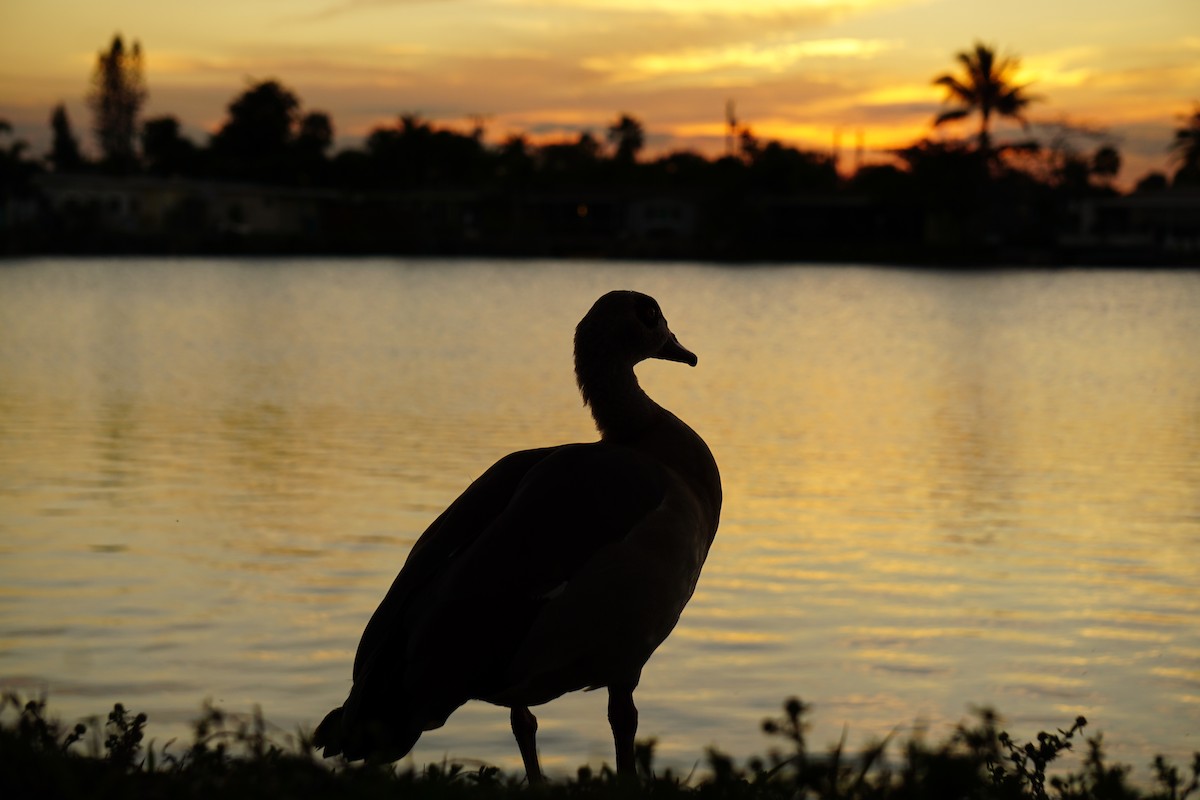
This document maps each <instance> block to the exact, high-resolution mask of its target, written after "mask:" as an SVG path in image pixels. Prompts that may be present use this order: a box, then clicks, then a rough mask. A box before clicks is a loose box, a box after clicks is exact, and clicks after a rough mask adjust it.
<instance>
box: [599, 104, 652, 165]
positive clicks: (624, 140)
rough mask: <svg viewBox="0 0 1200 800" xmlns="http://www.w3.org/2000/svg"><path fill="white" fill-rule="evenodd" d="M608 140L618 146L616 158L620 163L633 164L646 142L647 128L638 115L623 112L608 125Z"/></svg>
mask: <svg viewBox="0 0 1200 800" xmlns="http://www.w3.org/2000/svg"><path fill="white" fill-rule="evenodd" d="M608 141H609V143H611V144H612V145H613V146H614V147H615V148H616V153H615V155H614V159H615V160H616V161H617V162H618V163H620V164H632V163H634V162H635V161H637V156H638V153H639V152H641V150H642V147H644V146H645V144H646V130H645V128H643V127H642V123H641V121H639V120H638V119H637V118H636V117H633V116H630V115H629V114H622V115H621V116H620V117H619V118H618V119H617V121H616V122H614V123H613V124H612V125H610V126H608Z"/></svg>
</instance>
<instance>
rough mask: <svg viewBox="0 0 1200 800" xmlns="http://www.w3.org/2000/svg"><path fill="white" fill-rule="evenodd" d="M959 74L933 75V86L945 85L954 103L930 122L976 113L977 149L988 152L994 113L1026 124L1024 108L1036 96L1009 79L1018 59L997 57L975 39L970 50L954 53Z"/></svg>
mask: <svg viewBox="0 0 1200 800" xmlns="http://www.w3.org/2000/svg"><path fill="white" fill-rule="evenodd" d="M955 58H956V59H957V61H958V63H959V65H960V66H961V70H960V74H959V75H955V74H953V73H949V72H947V73H945V74H942V75H939V76H938V77H936V78H934V80H933V83H934V85H935V86H942V87H944V88H945V89H946V101H947V102H950V103H954V104H955V105H956V107H954V108H950V109H947V110H946V111H943V112H942V113H941V114H938V116H937V118H936V119H935V120H934V121H933V124H934V126H935V127H936V126H938V125H942V124H944V123H946V122H951V121H954V120H960V119H965V118H966V117H969V116H971V115H972V114H975V113H978V114H979V151H980V153H982V154H984V155H985V156H989V157H990V156H991V154H992V140H991V124H992V118H993V117H994V116H1000V117H1009V118H1012V119H1015V120H1016V121H1018V122H1020V123H1021V125H1022V126H1027V125H1028V122H1027V120H1026V119H1025V116H1024V111H1025V108H1026V107H1027V106H1028V105H1029V104H1030V103H1031V102H1032V101H1033V100H1035V99H1036V98H1034V97H1032V96H1030V95H1028V94H1026V92H1025V89H1026V85H1024V84H1016V83H1014V82H1013V76H1014V75H1015V73H1016V71H1017V68H1018V67H1019V66H1020V61H1019V60H1018V59H1017V58H1014V57H1008V56H1006V57H997V56H996V51H995V50H994V49H993V48H992V47H989V46H988V45H985V44H983V43H982V42H976V43H975V47H974V48H973V49H971V50H964V51H962V52H960V53H958V54H957V55H956V56H955Z"/></svg>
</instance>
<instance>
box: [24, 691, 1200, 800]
mask: <svg viewBox="0 0 1200 800" xmlns="http://www.w3.org/2000/svg"><path fill="white" fill-rule="evenodd" d="M809 710H810V709H809V707H808V706H807V705H806V704H804V703H803V702H802V701H800V700H798V699H795V698H792V699H789V700H787V701H786V702H785V703H784V704H783V710H782V714H781V716H779V717H778V718H774V719H768V720H765V721H764V722H763V731H764V733H766V734H767V735H768V736H769V737H770V739H771V741H772V743H773V744H772V746H771V747H770V748H769V749H768V751H767V752H766V753H765V754H764V755H762V756H756V757H753V758H749V759H747V760H746V761H745V762H743V763H738V762H736V761H735V760H734V759H733V758H731V757H730V756H728V755H726V754H723V753H721V752H719V751H718V750H715V749H710V750H709V751H708V752H707V753H706V754H705V758H704V763H705V764H706V769H704V770H703V771H697V772H694V773H692V774H688V775H683V774H679V773H676V772H674V771H672V770H670V769H666V770H659V769H657V768H656V767H655V764H654V742H653V740H649V741H644V742H640V743H639V745H638V762H639V771H640V773H641V776H642V777H641V780H640V781H639V782H637V783H632V782H628V781H622V780H620V779H618V778H617V777H616V776H615V775H614V774H613V773H612V772H611V771H610V770H609V769H608V768H607V767H603V768H601V769H600V770H598V771H594V770H592V769H590V768H588V767H581V768H580V769H579V770H578V772H577V773H576V774H575V775H574V776H573V777H569V778H565V779H557V780H552V781H551V782H550V783H549V785H547V786H543V787H530V786H528V785H527V784H526V783H525V781H524V776H523V775H520V774H513V773H506V772H503V771H501V770H500V769H499V768H497V767H491V766H479V767H475V768H467V767H464V766H463V765H461V764H455V763H449V762H443V763H441V764H431V765H428V766H426V767H425V768H424V769H422V770H419V771H418V770H413V769H401V768H398V767H396V766H395V765H368V766H361V765H345V764H338V763H336V762H334V763H332V764H331V763H330V762H326V761H324V760H323V759H321V758H320V756H319V755H318V754H317V753H315V752H314V751H313V749H312V745H311V739H310V736H311V733H310V732H307V731H303V730H301V731H297V732H296V734H294V735H289V734H283V735H279V734H275V733H272V732H269V730H268V725H267V723H266V722H265V720H264V719H263V717H262V714H261V713H260V712H256V713H254V714H252V715H249V716H245V715H233V714H227V713H225V712H223V711H221V710H220V709H217V708H215V707H212V706H205V708H204V710H203V712H202V714H201V716H200V717H199V718H197V719H196V721H195V722H194V724H193V737H192V741H191V742H190V743H187V744H183V743H180V742H175V741H171V742H167V743H164V744H162V745H158V744H156V743H155V742H153V741H149V742H147V726H148V724H149V720H148V719H147V717H146V715H145V714H135V713H132V712H130V711H128V710H127V709H125V707H124V706H122V705H121V704H120V703H118V704H116V705H114V707H113V709H112V711H110V712H109V714H108V716H107V720H106V721H105V722H103V723H101V722H100V720H99V717H96V718H93V719H92V720H90V722H91V723H92V724H91V725H90V726H89V725H85V724H83V723H77V724H74V725H69V724H64V723H61V722H59V721H58V720H56V719H54V718H53V717H52V716H50V715H49V713H48V710H47V704H46V701H45V698H41V699H35V700H27V699H23V698H21V697H19V696H18V695H16V694H12V693H9V694H5V695H4V696H3V698H2V699H0V796H3V797H7V798H37V799H38V800H43V799H46V798H75V797H88V798H109V797H111V798H117V797H120V798H148V799H149V800H153V798H188V797H196V798H200V797H204V798H212V797H214V796H216V795H218V794H219V795H220V796H221V797H222V800H236V798H241V797H255V798H258V797H270V798H319V797H322V798H323V797H338V798H377V797H379V798H382V797H397V796H403V797H416V798H422V799H424V798H428V799H429V800H443V799H445V800H457V798H467V797H471V798H476V797H486V798H508V797H515V796H518V795H535V796H539V797H554V798H562V800H576V798H587V800H592V798H608V797H651V796H653V797H656V798H667V799H670V798H680V800H683V798H697V800H710V798H722V799H726V798H727V799H728V800H741V798H754V800H807V799H809V798H811V799H813V800H818V799H819V800H909V799H910V798H955V799H956V800H958V799H960V798H997V799H998V800H1010V799H1011V800H1017V798H1031V799H1032V800H1050V798H1058V799H1059V800H1092V799H1093V798H1094V799H1095V800H1185V799H1186V798H1188V797H1200V789H1198V787H1200V753H1195V754H1194V755H1193V759H1192V763H1191V764H1189V765H1187V766H1186V767H1183V768H1181V767H1179V766H1177V765H1174V764H1171V763H1169V762H1168V761H1167V760H1166V759H1164V758H1162V757H1159V758H1157V759H1155V762H1154V765H1153V773H1154V774H1153V775H1152V777H1151V780H1150V781H1145V780H1144V778H1143V779H1142V780H1141V781H1135V780H1133V777H1132V769H1131V768H1130V767H1129V766H1126V765H1122V764H1110V763H1109V762H1108V760H1107V758H1106V756H1105V754H1104V749H1103V739H1102V737H1101V736H1100V735H1099V734H1096V735H1094V736H1088V737H1085V736H1084V734H1083V731H1084V728H1085V727H1086V725H1087V721H1086V720H1085V719H1084V718H1083V717H1078V718H1077V719H1076V720H1074V722H1073V724H1071V725H1070V727H1068V728H1065V729H1058V730H1056V731H1053V732H1042V733H1039V734H1038V735H1037V737H1036V738H1035V739H1034V740H1033V741H1030V742H1017V741H1015V740H1014V739H1012V738H1011V737H1010V736H1009V735H1008V734H1007V733H1006V732H1005V731H1004V730H1003V729H1002V728H1001V727H1000V720H999V717H998V716H997V715H995V714H994V713H992V712H990V711H981V712H979V713H978V714H977V716H976V718H975V719H973V720H972V721H970V722H966V723H963V724H960V725H959V726H958V727H957V728H956V729H955V730H954V732H953V733H952V734H950V735H949V736H948V737H947V738H946V739H945V740H944V741H941V742H929V741H926V740H925V738H924V737H923V736H922V735H921V734H920V733H917V734H914V735H913V736H912V737H910V738H909V739H907V740H906V741H903V742H895V741H892V740H891V739H890V737H889V739H885V740H883V741H880V742H877V743H875V744H873V745H870V746H868V747H866V748H864V749H863V750H862V751H861V752H857V753H849V752H847V751H846V750H845V748H844V743H843V744H839V745H836V746H834V747H832V748H830V749H828V750H826V751H825V752H812V751H810V749H809V745H808V741H807V739H806V736H805V733H806V730H807V721H806V717H807V715H808V712H809ZM1076 746H1081V747H1079V748H1078V749H1081V750H1084V751H1085V754H1084V756H1083V759H1082V764H1081V765H1080V767H1079V768H1078V769H1075V770H1066V769H1064V768H1063V767H1062V762H1061V757H1062V756H1063V755H1064V754H1065V753H1067V752H1069V751H1072V750H1074V749H1077V748H1076Z"/></svg>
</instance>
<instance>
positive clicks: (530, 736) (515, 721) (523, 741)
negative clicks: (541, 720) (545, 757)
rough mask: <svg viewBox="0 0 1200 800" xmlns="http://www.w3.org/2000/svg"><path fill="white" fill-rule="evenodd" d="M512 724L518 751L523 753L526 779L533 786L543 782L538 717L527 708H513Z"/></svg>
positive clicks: (510, 719) (522, 758) (509, 717)
mask: <svg viewBox="0 0 1200 800" xmlns="http://www.w3.org/2000/svg"><path fill="white" fill-rule="evenodd" d="M508 719H509V721H510V722H511V723H512V732H513V736H515V737H516V739H517V749H518V750H520V751H521V760H522V761H524V762H525V777H526V778H528V779H529V782H530V783H531V784H533V783H541V782H542V768H541V766H539V765H538V754H537V727H538V726H537V717H535V716H534V715H533V712H531V711H530V710H529V708H528V707H526V706H513V707H512V713H510V714H509V715H508Z"/></svg>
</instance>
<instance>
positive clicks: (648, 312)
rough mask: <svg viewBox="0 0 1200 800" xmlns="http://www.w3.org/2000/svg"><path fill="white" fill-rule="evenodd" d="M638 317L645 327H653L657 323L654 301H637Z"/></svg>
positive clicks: (656, 307)
mask: <svg viewBox="0 0 1200 800" xmlns="http://www.w3.org/2000/svg"><path fill="white" fill-rule="evenodd" d="M637 315H638V319H640V320H641V321H642V324H644V325H645V326H646V327H647V328H653V327H654V326H655V325H657V324H658V317H659V314H658V306H656V305H654V303H639V304H638V307H637Z"/></svg>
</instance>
